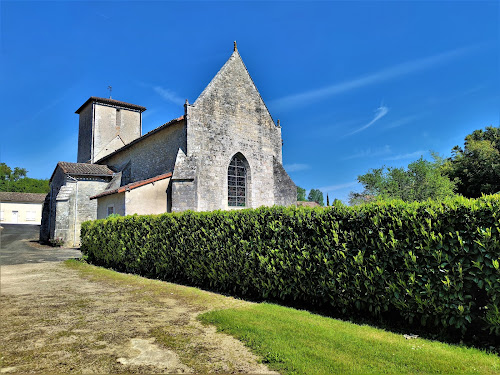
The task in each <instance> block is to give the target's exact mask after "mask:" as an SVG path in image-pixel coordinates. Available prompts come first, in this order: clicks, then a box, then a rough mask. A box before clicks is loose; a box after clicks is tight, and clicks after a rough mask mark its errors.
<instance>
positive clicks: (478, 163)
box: [446, 126, 500, 198]
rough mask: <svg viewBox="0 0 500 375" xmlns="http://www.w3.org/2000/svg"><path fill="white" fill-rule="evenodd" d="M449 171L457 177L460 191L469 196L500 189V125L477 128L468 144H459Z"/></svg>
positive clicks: (448, 172) (468, 138)
mask: <svg viewBox="0 0 500 375" xmlns="http://www.w3.org/2000/svg"><path fill="white" fill-rule="evenodd" d="M448 161H449V164H447V165H446V173H447V174H448V175H449V177H450V178H452V179H457V180H458V184H457V192H458V193H459V194H462V195H464V196H466V197H468V198H477V197H480V196H481V195H482V194H493V193H496V192H498V191H500V127H493V126H489V127H487V128H486V130H484V131H483V130H474V131H473V132H472V133H471V134H469V135H467V136H466V137H465V142H464V148H461V147H459V146H455V147H453V149H452V156H451V158H450V159H448Z"/></svg>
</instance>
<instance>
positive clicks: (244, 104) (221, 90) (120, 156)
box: [40, 50, 297, 245]
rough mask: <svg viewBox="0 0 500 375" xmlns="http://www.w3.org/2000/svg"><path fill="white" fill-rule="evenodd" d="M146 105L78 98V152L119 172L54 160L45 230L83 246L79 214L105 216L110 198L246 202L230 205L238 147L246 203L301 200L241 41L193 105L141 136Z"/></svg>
mask: <svg viewBox="0 0 500 375" xmlns="http://www.w3.org/2000/svg"><path fill="white" fill-rule="evenodd" d="M94 99H96V100H97V101H95V100H94ZM143 110H145V108H144V107H140V106H136V105H133V104H128V103H123V102H118V101H114V100H111V99H102V98H94V97H91V98H90V99H89V100H88V101H87V102H86V104H84V105H83V106H82V107H80V109H79V110H78V111H77V113H79V114H80V130H79V142H78V161H79V162H90V163H97V164H100V165H107V166H108V167H109V168H110V169H111V170H112V171H113V172H116V173H115V174H114V176H111V175H109V176H108V177H105V176H102V177H93V178H90V177H88V176H87V177H84V176H76V175H75V173H72V172H71V171H69V172H68V171H66V172H68V173H63V172H62V171H61V170H59V169H57V168H56V171H55V173H54V175H53V177H52V180H51V193H50V194H49V196H48V197H47V199H46V204H45V207H44V214H43V223H42V226H41V229H40V238H42V239H47V238H54V237H62V238H63V239H64V240H65V241H66V242H67V243H68V244H74V245H77V244H78V243H79V232H80V224H81V222H83V221H85V220H90V219H96V218H97V217H99V218H101V217H106V216H107V214H108V211H107V207H108V206H111V205H112V206H113V212H115V213H118V214H120V215H127V214H132V213H141V214H148V213H161V212H165V211H166V212H175V211H184V210H195V211H211V210H218V209H223V210H227V209H235V208H241V207H233V206H230V205H229V204H228V195H229V194H228V179H229V176H228V171H229V165H230V163H231V160H232V159H233V158H234V157H235V155H238V160H239V162H240V163H241V165H240V168H241V169H242V170H243V168H244V169H245V170H246V179H245V180H244V182H241V181H242V180H241V179H240V176H239V175H238V179H237V181H240V182H241V183H242V184H243V185H238V186H239V187H238V190H232V191H233V192H234V191H238V192H240V191H242V190H245V196H244V200H243V202H244V203H245V207H253V208H255V207H259V206H262V205H265V206H272V205H286V206H288V205H295V204H296V197H297V191H296V186H295V184H294V183H293V181H292V180H291V179H290V177H289V176H288V174H287V173H286V171H285V170H284V168H283V165H282V139H281V128H280V127H279V126H276V125H275V123H274V121H273V119H272V117H271V115H270V113H269V111H268V109H267V107H266V105H265V103H264V101H263V100H262V98H261V96H260V94H259V92H258V90H257V88H256V86H255V84H254V82H253V81H252V78H251V77H250V75H249V74H248V71H247V69H246V67H245V65H244V64H243V61H242V60H241V57H240V55H239V53H238V51H237V50H235V51H234V52H233V54H232V55H231V57H230V58H229V60H228V61H227V62H226V63H225V64H224V66H223V67H222V68H221V70H220V71H219V72H218V73H217V74H216V76H215V77H214V78H213V79H212V81H211V82H210V84H209V85H208V86H207V87H206V88H205V90H204V91H203V92H202V93H201V95H200V96H199V97H198V99H197V100H196V101H195V102H194V104H192V105H189V104H187V103H186V105H185V106H184V116H182V117H180V118H178V119H175V120H172V121H171V122H169V123H166V124H164V125H162V126H160V127H158V128H156V129H154V130H152V131H151V132H149V133H148V134H146V135H144V136H142V137H141V136H140V131H141V130H140V129H141V121H142V120H141V113H142V111H143ZM167 172H172V176H171V178H165V179H162V181H161V182H159V180H155V181H158V182H155V183H153V184H151V185H149V183H148V182H145V183H146V184H147V185H144V186H142V185H141V187H140V188H137V189H135V190H130V191H129V190H127V191H125V192H121V193H117V194H113V195H103V196H100V197H97V198H96V199H93V200H90V199H89V198H90V197H91V196H94V195H97V194H99V193H101V192H103V191H105V190H113V189H117V188H119V187H123V186H125V185H128V184H130V183H134V182H139V181H143V182H144V180H148V179H151V178H154V177H157V176H160V175H164V174H166V173H167ZM110 174H111V172H110ZM240 182H238V183H240ZM235 189H236V188H235ZM233 194H234V193H233ZM238 194H239V193H238ZM240 197H241V196H240Z"/></svg>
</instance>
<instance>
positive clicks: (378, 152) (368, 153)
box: [342, 145, 391, 160]
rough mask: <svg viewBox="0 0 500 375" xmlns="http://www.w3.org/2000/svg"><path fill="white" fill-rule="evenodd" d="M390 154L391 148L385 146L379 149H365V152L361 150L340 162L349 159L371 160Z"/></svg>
mask: <svg viewBox="0 0 500 375" xmlns="http://www.w3.org/2000/svg"><path fill="white" fill-rule="evenodd" d="M390 153H391V147H390V146H389V145H385V146H384V147H380V148H375V149H373V148H371V147H370V148H367V149H365V150H361V151H358V152H356V153H355V154H352V155H349V156H346V157H344V158H342V160H351V159H361V158H373V157H375V156H382V155H387V154H390Z"/></svg>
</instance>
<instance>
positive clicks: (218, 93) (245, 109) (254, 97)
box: [193, 45, 274, 125]
mask: <svg viewBox="0 0 500 375" xmlns="http://www.w3.org/2000/svg"><path fill="white" fill-rule="evenodd" d="M193 106H194V107H196V108H203V109H204V110H205V111H208V113H213V114H219V115H221V116H222V115H223V116H234V117H238V118H245V117H251V118H254V117H255V114H258V115H259V116H264V117H265V120H267V121H266V122H267V123H268V125H271V124H272V125H274V121H273V119H272V117H271V114H270V113H269V111H268V109H267V107H266V104H265V103H264V101H263V100H262V97H261V96H260V93H259V91H258V90H257V87H256V86H255V83H254V82H253V80H252V77H251V76H250V74H249V73H248V70H247V68H246V66H245V64H244V63H243V60H242V59H241V56H240V54H239V52H238V50H237V49H236V45H235V48H234V52H233V54H232V55H231V57H230V58H229V60H228V61H227V62H226V63H225V64H224V66H223V67H222V68H221V69H220V70H219V72H218V73H217V74H216V75H215V77H214V78H213V79H212V81H211V82H210V83H209V84H208V86H207V87H206V88H205V90H203V92H202V93H201V94H200V96H199V97H198V99H196V101H195V102H194V104H193Z"/></svg>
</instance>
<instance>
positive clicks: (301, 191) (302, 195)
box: [297, 186, 307, 202]
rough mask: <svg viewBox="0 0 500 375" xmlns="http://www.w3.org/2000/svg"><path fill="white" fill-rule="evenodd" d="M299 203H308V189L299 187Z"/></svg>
mask: <svg viewBox="0 0 500 375" xmlns="http://www.w3.org/2000/svg"><path fill="white" fill-rule="evenodd" d="M297 201H299V202H301V201H307V199H306V189H304V188H301V187H300V186H297Z"/></svg>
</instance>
